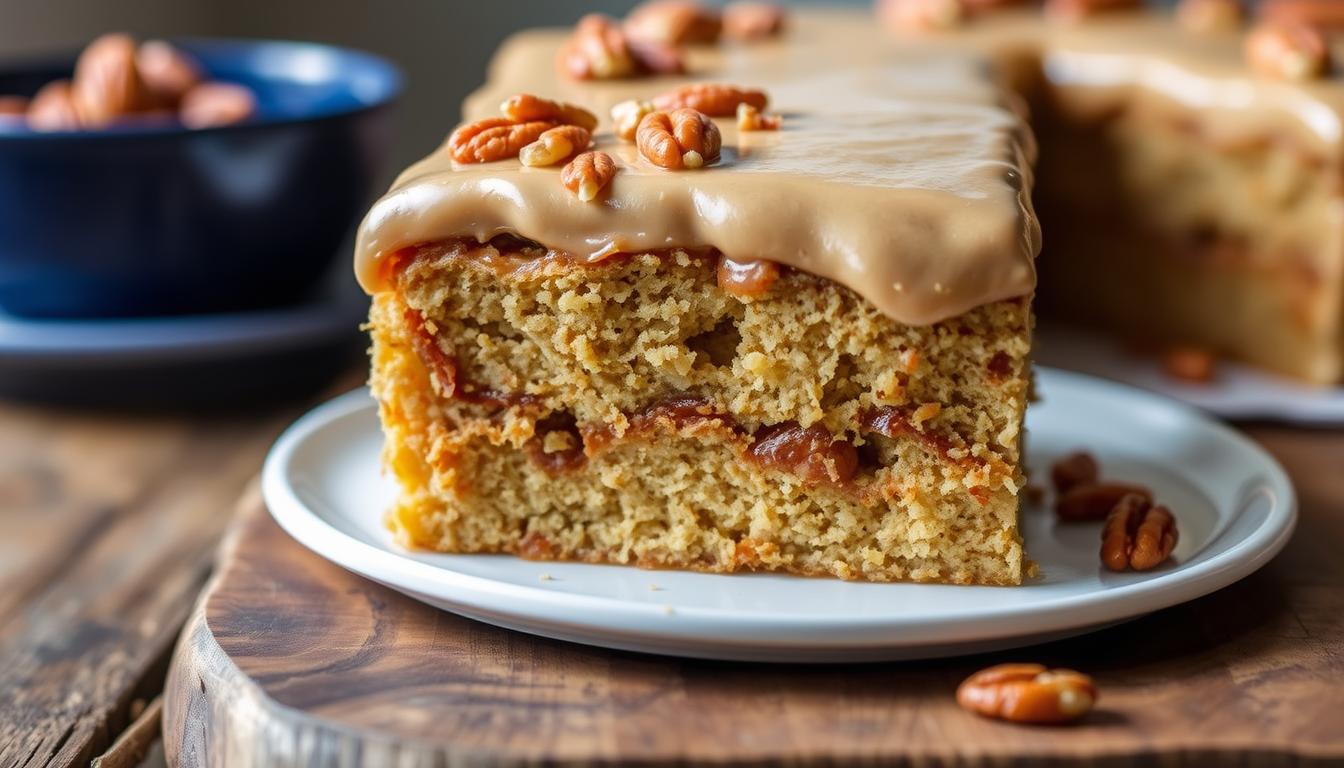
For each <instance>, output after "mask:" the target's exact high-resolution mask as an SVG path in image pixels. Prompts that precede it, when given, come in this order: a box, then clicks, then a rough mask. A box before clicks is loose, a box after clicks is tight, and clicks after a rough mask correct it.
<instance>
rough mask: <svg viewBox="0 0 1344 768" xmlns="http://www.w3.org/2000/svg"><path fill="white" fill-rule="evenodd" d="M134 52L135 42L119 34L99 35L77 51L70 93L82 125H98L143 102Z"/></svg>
mask: <svg viewBox="0 0 1344 768" xmlns="http://www.w3.org/2000/svg"><path fill="white" fill-rule="evenodd" d="M135 54H136V47H135V41H134V40H132V39H131V38H130V37H129V36H127V35H121V34H112V35H103V36H102V37H100V38H98V39H97V40H94V41H93V42H92V43H89V46H88V47H87V48H85V49H84V51H83V52H82V53H80V54H79V59H78V60H77V61H76V62H75V76H74V79H73V80H72V81H71V86H70V95H71V98H73V99H74V102H75V111H76V112H78V113H79V120H80V122H81V123H82V124H83V125H84V126H86V127H89V128H101V127H103V126H106V125H109V124H110V123H112V122H113V121H115V120H116V119H117V118H119V117H122V116H124V115H128V114H130V113H132V112H135V111H137V110H139V109H141V108H142V107H143V106H144V105H145V96H146V91H145V84H144V82H143V81H142V80H141V79H140V70H139V69H138V68H137V67H136V64H135Z"/></svg>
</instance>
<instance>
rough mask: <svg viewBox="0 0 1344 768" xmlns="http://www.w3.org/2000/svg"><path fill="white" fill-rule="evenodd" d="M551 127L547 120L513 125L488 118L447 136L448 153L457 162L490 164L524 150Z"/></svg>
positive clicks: (509, 121)
mask: <svg viewBox="0 0 1344 768" xmlns="http://www.w3.org/2000/svg"><path fill="white" fill-rule="evenodd" d="M554 127H555V123H553V122H551V121H550V120H533V121H530V122H526V123H515V122H513V121H512V120H510V119H508V118H507V117H487V118H485V119H484V120H477V121H476V122H474V123H467V124H465V125H460V126H458V127H457V129H456V130H454V131H453V132H452V134H451V135H449V136H448V151H449V152H450V153H451V154H452V157H453V159H454V160H456V161H457V162H459V163H492V162H494V161H496V160H504V159H507V158H510V157H517V156H518V153H519V152H520V151H522V149H523V147H525V146H527V145H528V144H531V143H532V142H534V141H536V140H537V137H539V136H541V134H543V133H545V132H546V131H549V130H550V129H552V128H554Z"/></svg>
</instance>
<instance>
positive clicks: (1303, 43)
mask: <svg viewBox="0 0 1344 768" xmlns="http://www.w3.org/2000/svg"><path fill="white" fill-rule="evenodd" d="M1246 60H1247V61H1248V62H1249V63H1250V65H1251V68H1252V69H1254V70H1255V71H1256V72H1259V73H1260V74H1262V75H1265V76H1267V77H1273V78H1278V79H1280V80H1311V79H1313V78H1317V77H1321V76H1323V75H1325V74H1326V72H1328V71H1329V70H1330V48H1329V45H1328V44H1327V43H1326V40H1325V36H1324V35H1323V34H1321V32H1320V30H1318V29H1316V28H1315V27H1311V26H1308V25H1306V24H1302V23H1290V22H1268V23H1265V24H1260V25H1257V26H1256V28H1255V29H1253V30H1251V33H1250V34H1249V35H1247V36H1246Z"/></svg>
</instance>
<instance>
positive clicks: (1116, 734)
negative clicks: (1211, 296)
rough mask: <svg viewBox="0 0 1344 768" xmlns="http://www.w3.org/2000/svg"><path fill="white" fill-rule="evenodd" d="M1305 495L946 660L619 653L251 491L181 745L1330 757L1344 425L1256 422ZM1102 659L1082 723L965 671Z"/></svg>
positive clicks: (596, 752)
mask: <svg viewBox="0 0 1344 768" xmlns="http://www.w3.org/2000/svg"><path fill="white" fill-rule="evenodd" d="M1253 435H1254V436H1255V437H1257V438H1258V439H1259V440H1260V441H1261V442H1262V443H1263V444H1265V445H1266V446H1267V447H1268V448H1269V449H1270V450H1271V451H1272V452H1274V453H1275V454H1277V455H1278V456H1279V457H1280V458H1281V459H1282V460H1283V461H1284V462H1285V464H1286V465H1287V466H1288V468H1289V471H1290V473H1291V474H1292V475H1293V477H1294V480H1295V481H1296V484H1297V487H1298V490H1299V492H1300V494H1301V500H1302V504H1303V510H1302V512H1303V514H1302V522H1301V525H1300V527H1299V529H1298V533H1297V535H1296V537H1295V538H1294V539H1293V541H1292V542H1291V543H1290V544H1289V545H1288V548H1287V549H1286V550H1285V552H1284V553H1283V554H1282V555H1280V556H1279V557H1278V558H1277V559H1276V560H1275V561H1274V562H1272V563H1271V564H1270V565H1269V566H1267V567H1266V568H1265V569H1263V570H1262V571H1260V572H1259V573H1257V574H1255V575H1253V576H1251V577H1250V578H1247V579H1245V580H1244V581H1242V582H1240V583H1238V584H1236V585H1234V586H1232V587H1229V588H1227V589H1224V590H1222V591H1220V592H1218V593H1216V594H1213V595H1210V596H1208V597H1205V598H1203V599H1200V600H1197V601H1194V602H1192V603H1189V604H1186V605H1183V606H1179V607H1176V608H1172V609H1169V610H1166V611H1162V612H1160V613H1157V614H1154V615H1152V616H1149V617H1146V618H1143V619H1139V620H1137V621H1133V622H1130V623H1127V624H1123V625H1121V626H1118V627H1114V628H1111V629H1109V630H1105V631H1102V632H1098V633H1094V634H1092V635H1088V636H1084V637H1080V638H1075V639H1072V640H1067V641H1061V642H1057V643H1053V644H1049V645H1044V646H1039V647H1035V648H1030V649H1025V650H1019V651H1014V652H1006V653H1001V654H993V655H987V656H979V657H970V658H961V659H953V660H943V661H922V662H908V663H899V664H866V665H852V666H805V665H780V666H771V665H753V664H742V663H714V662H704V661H690V660H678V659H669V658H660V657H654V656H643V655H638V654H631V653H620V652H612V651H605V650H599V649H594V648H588V647H584V646H579V645H571V644H566V643H562V642H557V641H551V640H544V639H540V638H534V637H530V636H527V635H522V634H517V633H513V632H509V631H506V630H500V629H496V628H493V627H490V626H486V625H483V624H478V623H475V622H472V621H469V620H466V619H462V618H458V617H456V616H453V615H451V614H448V613H444V612H441V611H438V610H435V609H432V608H428V607H425V606H422V605H420V604H418V603H416V602H413V601H411V600H409V599H407V598H404V597H402V596H400V595H399V594H396V593H394V592H392V591H390V590H387V589H384V588H382V587H379V586H377V585H374V584H372V583H370V582H367V581H365V580H363V579H361V578H359V577H356V576H353V575H351V574H349V573H346V572H345V571H343V570H341V569H339V568H337V567H336V566H334V565H331V564H330V563H328V562H326V561H324V560H322V559H321V558H318V557H317V556H315V555H313V554H311V553H309V552H308V551H307V550H306V549H304V548H303V547H301V546H300V545H299V544H297V543H296V542H294V541H293V540H292V539H290V538H289V537H288V536H287V535H286V534H285V533H284V532H282V531H281V530H280V529H279V528H278V527H277V526H276V525H275V524H274V523H273V522H272V521H271V520H270V518H269V516H268V515H267V514H266V513H265V511H264V509H263V508H262V507H261V503H260V500H259V499H258V498H257V497H256V496H255V495H252V496H250V497H248V498H246V499H245V500H244V501H243V502H242V504H241V508H240V512H239V518H238V524H237V527H236V528H235V529H234V534H233V536H232V538H231V542H230V543H229V544H228V545H226V547H225V549H224V551H223V553H222V555H221V559H220V569H219V571H218V572H217V575H216V577H215V580H214V581H213V583H212V586H211V587H210V589H209V590H208V591H207V593H206V595H205V596H204V598H203V599H202V602H201V603H200V604H199V605H198V607H197V610H196V612H195V613H194V614H193V616H192V618H191V620H190V622H189V623H188V626H187V630H186V632H185V633H184V635H183V637H182V640H181V642H180V645H179V647H178V650H177V652H176V656H175V660H174V664H173V668H172V670H171V672H170V676H169V682H168V687H167V690H166V691H165V696H164V701H165V704H164V709H165V722H164V738H165V746H166V749H167V753H168V756H169V760H170V763H171V764H173V765H177V766H182V767H183V768H196V767H197V766H215V767H219V766H229V767H230V768H248V767H250V766H271V765H285V766H337V765H356V764H362V765H398V766H421V765H423V766H440V765H526V764H541V763H545V764H556V763H560V764H604V765H686V764H691V765H756V764H772V763H779V762H784V763H789V764H795V765H811V764H826V765H830V764H853V763H881V764H895V765H906V764H908V765H957V766H973V765H995V766H1002V765H1041V764H1073V763H1078V764H1089V765H1130V764H1133V763H1134V762H1135V761H1139V760H1145V759H1149V760H1152V761H1155V762H1160V763H1161V764H1163V765H1185V764H1188V765H1209V764H1224V763H1228V762H1235V763H1236V764H1241V765H1259V764H1265V765H1290V764H1317V763H1319V764H1331V763H1337V762H1340V761H1344V558H1341V557H1340V555H1339V553H1340V552H1341V550H1344V438H1341V437H1340V436H1339V435H1338V434H1334V433H1327V432H1298V431H1292V430H1286V429H1277V428H1273V429H1271V428H1260V429H1256V430H1253ZM1017 659H1021V660H1032V661H1040V662H1043V663H1046V664H1051V665H1060V666H1068V667H1074V668H1077V669H1081V670H1084V671H1087V672H1089V673H1091V674H1093V675H1094V676H1095V677H1096V679H1097V681H1098V683H1099V685H1100V687H1101V690H1102V699H1101V706H1100V708H1099V710H1098V711H1096V712H1094V713H1093V714H1092V715H1091V716H1090V717H1089V718H1088V719H1087V720H1086V721H1085V722H1084V723H1082V724H1081V725H1078V726H1075V727H1069V728H1041V727H1022V726H1013V725H1008V724H1003V723H997V722H992V721H987V720H982V719H979V718H976V717H974V716H971V715H969V714H967V713H965V712H962V711H961V710H959V709H958V708H957V707H956V705H955V704H954V702H953V697H952V694H953V690H954V688H955V686H956V684H957V682H958V681H960V680H961V679H962V678H963V677H964V676H965V675H967V674H968V673H970V672H971V671H973V670H975V669H977V668H979V667H982V666H985V665H987V664H991V663H996V662H999V661H1005V660H1017Z"/></svg>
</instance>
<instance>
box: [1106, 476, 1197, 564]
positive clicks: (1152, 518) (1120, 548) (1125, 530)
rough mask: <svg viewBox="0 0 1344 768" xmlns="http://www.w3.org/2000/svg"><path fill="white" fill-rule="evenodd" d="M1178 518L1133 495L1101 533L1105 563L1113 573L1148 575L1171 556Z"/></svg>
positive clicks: (1118, 507)
mask: <svg viewBox="0 0 1344 768" xmlns="http://www.w3.org/2000/svg"><path fill="white" fill-rule="evenodd" d="M1177 539H1178V534H1177V531H1176V518H1175V517H1173V516H1172V514H1171V510H1169V509H1167V508H1166V507H1164V506H1161V505H1157V506H1154V505H1153V503H1152V500H1151V499H1147V498H1144V497H1143V496H1140V495H1139V494H1135V493H1131V494H1128V495H1126V496H1124V497H1123V498H1121V499H1120V501H1119V502H1118V503H1116V505H1115V507H1114V509H1112V510H1111V513H1110V514H1109V515H1108V516H1107V517H1106V525H1105V526H1104V527H1103V528H1102V531H1101V562H1102V564H1103V565H1105V566H1106V567H1107V568H1109V569H1111V570H1112V571H1127V570H1130V569H1133V570H1135V571H1147V570H1150V569H1152V568H1156V567H1157V566H1159V565H1161V564H1162V563H1163V562H1165V561H1166V559H1167V558H1168V557H1170V556H1171V551H1172V550H1173V549H1175V548H1176V541H1177Z"/></svg>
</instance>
